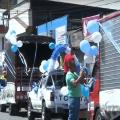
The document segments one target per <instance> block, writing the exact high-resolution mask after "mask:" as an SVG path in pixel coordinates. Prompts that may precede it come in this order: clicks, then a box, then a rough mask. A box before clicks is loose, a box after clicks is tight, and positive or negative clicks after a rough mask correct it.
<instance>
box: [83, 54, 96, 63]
mask: <svg viewBox="0 0 120 120" xmlns="http://www.w3.org/2000/svg"><path fill="white" fill-rule="evenodd" d="M93 62H94V58H93V57H91V56H87V55H84V63H87V64H90V63H93Z"/></svg>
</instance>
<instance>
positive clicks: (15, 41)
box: [9, 36, 17, 45]
mask: <svg viewBox="0 0 120 120" xmlns="http://www.w3.org/2000/svg"><path fill="white" fill-rule="evenodd" d="M9 40H10V43H11V44H13V45H17V40H16V37H14V36H11V37H10V38H9Z"/></svg>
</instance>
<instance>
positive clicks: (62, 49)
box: [51, 44, 66, 60]
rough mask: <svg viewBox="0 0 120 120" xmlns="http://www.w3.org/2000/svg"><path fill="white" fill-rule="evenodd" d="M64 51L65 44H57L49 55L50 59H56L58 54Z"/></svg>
mask: <svg viewBox="0 0 120 120" xmlns="http://www.w3.org/2000/svg"><path fill="white" fill-rule="evenodd" d="M65 51H66V45H62V44H59V45H57V46H56V47H55V49H54V51H53V53H52V55H51V59H53V60H57V58H58V56H59V54H60V53H62V52H65Z"/></svg>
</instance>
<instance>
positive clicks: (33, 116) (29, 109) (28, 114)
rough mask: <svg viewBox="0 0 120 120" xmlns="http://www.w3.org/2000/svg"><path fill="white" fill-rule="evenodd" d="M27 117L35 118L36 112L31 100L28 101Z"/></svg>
mask: <svg viewBox="0 0 120 120" xmlns="http://www.w3.org/2000/svg"><path fill="white" fill-rule="evenodd" d="M27 117H28V120H34V119H35V114H34V112H32V104H31V101H30V100H29V101H28V109H27Z"/></svg>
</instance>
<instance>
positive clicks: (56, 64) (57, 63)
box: [54, 60, 59, 69]
mask: <svg viewBox="0 0 120 120" xmlns="http://www.w3.org/2000/svg"><path fill="white" fill-rule="evenodd" d="M58 67H59V62H58V61H57V60H56V61H55V64H54V69H57V68H58Z"/></svg>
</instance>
